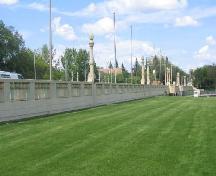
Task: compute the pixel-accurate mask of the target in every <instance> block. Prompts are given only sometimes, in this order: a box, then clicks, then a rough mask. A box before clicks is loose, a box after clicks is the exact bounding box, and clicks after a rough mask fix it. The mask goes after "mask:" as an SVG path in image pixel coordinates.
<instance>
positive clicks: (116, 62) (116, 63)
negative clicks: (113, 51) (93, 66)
mask: <svg viewBox="0 0 216 176" xmlns="http://www.w3.org/2000/svg"><path fill="white" fill-rule="evenodd" d="M115 68H118V61H117V59H115Z"/></svg>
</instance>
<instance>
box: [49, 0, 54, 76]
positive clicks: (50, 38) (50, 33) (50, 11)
mask: <svg viewBox="0 0 216 176" xmlns="http://www.w3.org/2000/svg"><path fill="white" fill-rule="evenodd" d="M52 54H53V53H52V1H51V0H50V3H49V62H50V63H49V64H50V80H52Z"/></svg>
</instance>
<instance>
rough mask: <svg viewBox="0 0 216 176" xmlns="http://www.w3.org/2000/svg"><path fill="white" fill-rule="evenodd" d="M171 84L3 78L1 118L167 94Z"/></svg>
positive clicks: (1, 85) (20, 117) (0, 85)
mask: <svg viewBox="0 0 216 176" xmlns="http://www.w3.org/2000/svg"><path fill="white" fill-rule="evenodd" d="M165 92H167V86H163V85H160V86H156V85H140V84H106V83H93V84H92V83H87V82H64V81H44V80H0V121H9V120H17V119H22V118H28V117H33V116H39V115H49V114H55V113H59V112H64V111H71V110H76V109H82V108H88V107H94V106H98V105H104V104H109V103H115V102H123V101H129V100H135V99H141V98H145V97H151V96H158V95H163V94H164V93H165Z"/></svg>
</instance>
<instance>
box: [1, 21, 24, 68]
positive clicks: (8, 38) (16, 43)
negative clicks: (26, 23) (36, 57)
mask: <svg viewBox="0 0 216 176" xmlns="http://www.w3.org/2000/svg"><path fill="white" fill-rule="evenodd" d="M23 48H24V41H23V39H22V36H21V35H20V34H19V33H18V32H17V31H16V30H15V29H14V28H13V27H11V26H9V27H8V26H5V24H4V23H3V21H1V20H0V69H1V70H7V71H12V70H10V68H8V62H9V61H10V60H11V59H16V58H17V55H18V53H19V52H20V51H21V50H22V49H23ZM13 63H14V62H12V63H11V64H13ZM13 67H14V66H12V68H13Z"/></svg>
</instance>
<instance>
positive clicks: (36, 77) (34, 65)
mask: <svg viewBox="0 0 216 176" xmlns="http://www.w3.org/2000/svg"><path fill="white" fill-rule="evenodd" d="M36 74H37V73H36V61H35V51H34V78H35V80H36V79H37V76H36Z"/></svg>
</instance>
